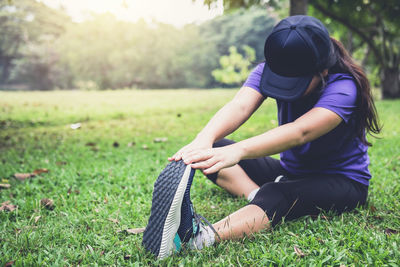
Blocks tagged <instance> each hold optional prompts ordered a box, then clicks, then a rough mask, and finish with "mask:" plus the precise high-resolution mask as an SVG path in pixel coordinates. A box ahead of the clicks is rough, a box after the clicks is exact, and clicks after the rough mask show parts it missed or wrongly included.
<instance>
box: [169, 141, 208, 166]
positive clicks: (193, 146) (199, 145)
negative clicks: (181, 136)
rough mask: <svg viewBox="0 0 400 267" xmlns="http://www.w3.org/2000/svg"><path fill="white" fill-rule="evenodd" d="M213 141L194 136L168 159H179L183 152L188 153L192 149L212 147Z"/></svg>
mask: <svg viewBox="0 0 400 267" xmlns="http://www.w3.org/2000/svg"><path fill="white" fill-rule="evenodd" d="M212 145H213V142H212V141H210V140H207V139H201V138H195V139H194V140H193V141H192V142H190V143H189V144H187V145H186V146H184V147H182V148H181V149H179V151H178V152H176V153H175V154H174V155H173V156H172V157H169V158H168V160H169V161H173V160H175V161H179V160H181V159H182V158H183V157H184V155H185V154H188V153H190V152H192V151H194V150H198V149H208V148H212Z"/></svg>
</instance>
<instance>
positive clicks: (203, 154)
mask: <svg viewBox="0 0 400 267" xmlns="http://www.w3.org/2000/svg"><path fill="white" fill-rule="evenodd" d="M183 161H184V162H185V163H186V164H192V165H191V166H192V168H193V169H202V171H203V173H204V174H206V175H207V174H211V173H215V172H217V171H219V170H221V169H223V168H227V167H231V166H233V165H235V164H237V163H238V162H239V161H240V152H239V149H237V148H236V147H234V146H232V145H230V146H224V147H218V148H210V149H198V150H194V151H192V152H190V153H187V154H186V155H184V156H183Z"/></svg>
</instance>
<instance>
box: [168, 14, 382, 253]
mask: <svg viewBox="0 0 400 267" xmlns="http://www.w3.org/2000/svg"><path fill="white" fill-rule="evenodd" d="M264 52H265V59H266V62H265V63H261V64H259V65H258V66H257V67H256V68H255V69H254V70H253V71H252V73H251V74H250V76H249V77H248V79H247V81H246V82H245V83H244V85H243V87H242V88H241V89H240V90H239V92H238V93H237V94H236V96H235V97H234V99H233V100H232V101H230V102H229V103H228V104H226V105H225V106H224V107H223V108H222V109H221V110H219V111H218V112H217V113H216V114H215V116H214V117H213V118H212V119H211V120H210V122H209V123H208V124H207V125H206V126H205V128H204V129H203V130H202V131H201V132H200V133H199V134H198V135H197V137H196V138H195V139H194V140H193V141H192V142H191V143H190V144H188V145H186V146H185V147H183V148H182V149H180V150H179V151H178V152H177V153H176V154H175V155H173V156H172V157H171V158H169V160H170V161H179V160H181V159H182V160H183V161H184V163H185V164H188V165H190V166H191V167H192V168H193V169H200V170H202V172H203V173H204V174H205V175H206V176H207V177H208V178H209V179H210V180H212V181H213V182H214V183H216V184H217V185H218V186H220V187H222V188H224V189H226V190H227V191H228V192H230V193H232V194H234V195H237V196H245V197H246V198H247V199H248V200H249V201H250V203H249V204H248V205H246V206H245V207H243V208H241V209H239V210H238V211H236V212H234V213H233V214H231V215H229V216H228V217H227V218H224V219H223V220H221V221H219V222H217V223H215V224H213V225H210V226H206V225H203V224H199V220H194V222H195V223H194V224H195V225H194V229H193V228H190V229H189V228H188V227H187V226H186V232H187V231H189V232H190V239H189V241H188V238H183V237H182V235H180V237H181V238H180V239H185V240H184V242H188V243H189V244H190V245H191V247H194V248H202V247H204V246H209V245H212V244H213V243H214V242H216V241H220V240H227V239H235V238H242V237H243V236H244V235H250V234H252V233H254V232H258V231H260V230H262V229H266V228H268V227H271V226H274V225H275V224H277V223H279V222H280V221H281V220H282V218H283V217H285V220H286V221H287V220H293V219H296V218H299V217H301V216H305V215H317V214H318V213H319V212H320V211H321V210H324V211H329V210H333V211H336V212H337V213H341V212H343V211H346V210H351V209H354V208H356V207H357V206H358V205H362V204H364V203H365V201H366V198H367V193H368V185H369V179H370V178H371V175H370V172H369V170H368V164H369V158H368V154H367V149H368V146H370V145H371V144H370V143H369V142H368V141H367V139H366V132H368V133H370V132H372V133H379V132H380V126H379V124H378V119H377V113H376V109H375V106H374V103H373V99H372V96H371V91H370V87H369V83H368V80H367V78H366V76H365V74H364V72H363V71H362V69H361V68H360V67H359V66H358V65H356V64H355V63H354V62H353V60H352V59H351V57H350V56H349V54H348V53H347V52H346V50H345V49H344V47H343V46H342V44H341V43H340V42H339V41H336V40H335V39H333V38H330V37H329V33H328V31H327V29H326V28H325V27H324V26H323V24H322V23H321V22H320V21H319V20H317V19H315V18H313V17H309V16H292V17H288V18H286V19H284V20H282V21H281V22H279V23H278V24H277V25H276V26H275V27H274V29H273V31H272V33H271V34H270V35H269V36H268V38H267V40H266V43H265V50H264ZM267 97H272V98H275V99H276V101H277V106H278V120H279V126H278V127H276V128H274V129H272V130H269V131H267V132H265V133H263V134H261V135H258V136H254V137H252V138H249V139H246V140H242V141H240V142H237V143H234V142H233V141H230V140H226V139H223V138H224V137H225V136H227V135H228V134H230V133H232V132H233V131H235V130H236V129H237V128H238V127H239V126H240V125H241V124H243V123H244V122H245V121H246V120H247V119H248V118H249V117H250V116H251V115H252V113H253V112H254V111H255V110H256V109H257V108H258V107H259V106H260V105H261V103H262V102H263V101H264V100H265V99H266V98H267ZM276 153H281V154H280V160H276V159H273V158H270V157H268V156H269V155H273V154H276ZM190 184H191V181H190V183H189V184H188V189H187V190H189V189H190ZM186 202H190V200H187V199H185V198H184V199H183V204H182V217H181V221H180V225H179V229H180V231H181V230H182V228H185V227H184V226H183V225H184V224H186V225H188V224H191V223H188V222H191V221H192V220H193V218H192V217H194V218H198V217H197V215H196V214H194V212H193V209H192V208H190V210H191V211H192V212H187V210H188V208H187V206H191V203H189V204H187V203H186ZM190 210H189V211H190ZM188 213H190V215H187V214H188ZM196 224H197V225H196ZM180 231H178V233H179V232H180ZM175 243H176V241H175ZM178 245H179V244H178Z"/></svg>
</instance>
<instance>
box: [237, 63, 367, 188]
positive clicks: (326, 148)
mask: <svg viewBox="0 0 400 267" xmlns="http://www.w3.org/2000/svg"><path fill="white" fill-rule="evenodd" d="M264 64H265V63H261V64H259V65H258V66H257V67H256V68H255V69H254V70H253V71H252V72H251V74H250V75H249V77H248V78H247V80H246V82H245V83H244V85H243V86H247V87H251V88H253V89H254V90H256V91H258V92H260V88H259V86H260V81H261V75H262V72H263V68H264ZM356 100H357V87H356V84H355V82H354V79H353V78H352V76H350V75H349V74H344V73H343V74H341V73H337V74H331V75H329V76H328V80H327V85H326V87H325V88H324V89H323V90H321V91H317V92H313V93H311V94H310V95H309V96H307V97H304V98H301V99H299V100H296V101H294V102H290V103H289V102H284V101H280V100H276V102H277V106H278V120H279V125H283V124H285V123H289V122H293V121H295V120H296V119H297V118H299V117H300V116H302V115H303V114H305V113H306V112H307V111H309V110H310V109H312V108H314V107H321V108H326V109H328V110H331V111H333V112H335V113H336V114H337V115H339V116H340V117H341V118H342V119H343V121H342V122H341V123H340V124H339V125H338V126H337V127H336V128H335V129H333V130H332V131H330V132H329V133H327V134H325V135H323V136H321V137H319V138H317V139H316V140H314V141H311V142H309V143H306V144H304V145H301V146H298V147H294V148H291V149H289V150H287V151H284V152H282V153H281V165H282V167H283V168H285V169H286V170H287V171H288V172H289V173H292V174H295V175H301V174H306V175H321V174H322V175H323V174H340V175H343V176H345V177H348V178H350V179H353V180H356V181H358V182H360V183H362V184H365V185H369V179H371V174H370V172H369V170H368V165H369V157H368V152H367V151H368V146H367V145H365V144H363V143H362V142H361V140H360V139H359V138H358V137H357V136H356V135H355V129H356V122H357V115H356V112H354V111H355V110H356V109H357V105H356Z"/></svg>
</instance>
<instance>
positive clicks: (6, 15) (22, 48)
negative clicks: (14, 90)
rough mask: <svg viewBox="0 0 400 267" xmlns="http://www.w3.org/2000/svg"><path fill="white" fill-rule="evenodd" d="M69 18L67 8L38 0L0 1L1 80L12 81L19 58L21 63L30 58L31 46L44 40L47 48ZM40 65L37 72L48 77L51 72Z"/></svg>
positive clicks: (43, 76) (35, 70)
mask: <svg viewBox="0 0 400 267" xmlns="http://www.w3.org/2000/svg"><path fill="white" fill-rule="evenodd" d="M67 22H68V18H67V16H66V15H65V14H63V12H61V11H57V10H54V9H51V8H49V7H47V6H46V5H44V4H43V3H39V2H37V1H31V0H18V1H17V0H16V1H0V71H1V73H0V83H6V82H8V81H9V79H10V76H12V69H13V66H14V65H15V64H16V60H19V63H18V64H20V65H21V64H23V62H28V61H29V59H28V57H29V56H31V55H30V53H29V52H30V51H31V47H32V46H38V45H42V44H44V47H43V48H42V49H45V46H46V44H47V43H48V42H50V41H51V40H54V39H55V38H57V37H58V36H59V35H60V34H62V32H63V29H64V25H65V23H67ZM28 64H29V63H28ZM33 66H34V64H33V65H32V64H31V65H30V68H32V67H33ZM36 66H37V67H38V68H36V69H34V70H33V72H36V73H35V75H36V74H37V73H39V74H40V75H41V76H42V78H44V79H48V77H45V75H46V74H47V73H46V72H44V73H42V72H41V69H40V68H41V66H40V64H37V65H36ZM32 75H33V73H32ZM25 78H27V77H25ZM33 83H34V84H35V83H36V82H33ZM44 89H46V88H44Z"/></svg>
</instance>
